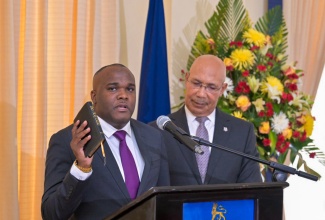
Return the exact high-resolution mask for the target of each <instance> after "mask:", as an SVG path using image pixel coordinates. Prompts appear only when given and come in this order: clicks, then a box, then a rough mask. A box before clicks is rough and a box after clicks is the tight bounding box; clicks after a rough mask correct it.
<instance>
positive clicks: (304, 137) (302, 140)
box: [299, 131, 307, 142]
mask: <svg viewBox="0 0 325 220" xmlns="http://www.w3.org/2000/svg"><path fill="white" fill-rule="evenodd" d="M306 139H307V134H306V132H305V131H304V133H302V135H301V137H300V138H299V141H301V142H304V141H306Z"/></svg>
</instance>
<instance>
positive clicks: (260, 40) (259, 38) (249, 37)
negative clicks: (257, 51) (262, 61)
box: [243, 29, 266, 48]
mask: <svg viewBox="0 0 325 220" xmlns="http://www.w3.org/2000/svg"><path fill="white" fill-rule="evenodd" d="M243 37H244V38H245V39H246V42H248V43H250V44H254V45H256V46H258V47H261V48H262V47H264V46H265V43H266V37H265V35H264V34H262V33H261V32H258V31H256V30H254V29H249V30H248V31H246V32H245V33H244V35H243Z"/></svg>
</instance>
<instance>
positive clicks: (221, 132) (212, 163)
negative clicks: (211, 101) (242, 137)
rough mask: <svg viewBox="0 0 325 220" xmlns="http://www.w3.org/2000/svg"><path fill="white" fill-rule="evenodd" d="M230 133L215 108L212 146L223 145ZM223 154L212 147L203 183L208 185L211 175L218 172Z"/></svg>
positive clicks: (225, 122) (220, 113)
mask: <svg viewBox="0 0 325 220" xmlns="http://www.w3.org/2000/svg"><path fill="white" fill-rule="evenodd" d="M230 131H231V128H230V127H229V123H228V122H227V120H225V118H224V117H222V112H220V110H219V109H218V108H216V119H215V127H214V134H213V143H214V144H221V143H225V140H227V139H228V138H229V135H230ZM223 153H224V151H223V150H220V149H217V148H214V147H212V149H211V154H210V159H209V164H208V169H207V175H206V177H207V178H206V179H205V183H209V181H210V179H211V176H213V173H216V172H219V171H218V167H221V166H220V165H218V163H219V161H220V158H221V156H222V154H223ZM220 172H221V170H220Z"/></svg>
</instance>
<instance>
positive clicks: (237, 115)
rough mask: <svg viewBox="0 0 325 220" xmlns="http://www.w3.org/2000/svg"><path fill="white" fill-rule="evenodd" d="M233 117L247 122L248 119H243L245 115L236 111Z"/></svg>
mask: <svg viewBox="0 0 325 220" xmlns="http://www.w3.org/2000/svg"><path fill="white" fill-rule="evenodd" d="M232 115H233V116H235V117H236V118H240V119H244V120H246V118H244V117H243V113H242V112H240V111H234V112H233V114H232Z"/></svg>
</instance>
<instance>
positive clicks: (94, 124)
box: [74, 102, 105, 157]
mask: <svg viewBox="0 0 325 220" xmlns="http://www.w3.org/2000/svg"><path fill="white" fill-rule="evenodd" d="M77 120H79V121H80V123H82V122H84V121H85V120H86V121H87V122H88V125H87V127H90V132H89V134H90V135H91V139H90V140H89V141H88V142H87V143H86V144H85V146H84V152H85V156H87V157H92V156H93V155H94V153H95V152H96V151H97V150H98V148H99V147H100V146H101V144H102V143H103V141H104V140H105V136H104V133H103V130H102V127H101V126H100V123H99V121H98V117H97V114H96V112H95V111H94V107H93V104H92V102H86V103H85V104H84V105H83V107H82V108H81V109H80V111H79V112H78V114H77V116H76V117H75V119H74V122H76V121H77Z"/></svg>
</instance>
